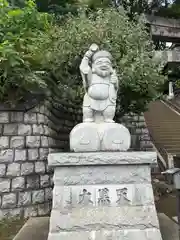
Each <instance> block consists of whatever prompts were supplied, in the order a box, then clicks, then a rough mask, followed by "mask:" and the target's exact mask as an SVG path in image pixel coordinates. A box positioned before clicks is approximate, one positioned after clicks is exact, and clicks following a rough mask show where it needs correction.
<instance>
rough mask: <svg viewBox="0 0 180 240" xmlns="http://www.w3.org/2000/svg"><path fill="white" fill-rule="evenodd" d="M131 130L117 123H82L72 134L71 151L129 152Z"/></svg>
mask: <svg viewBox="0 0 180 240" xmlns="http://www.w3.org/2000/svg"><path fill="white" fill-rule="evenodd" d="M130 143H131V137H130V133H129V130H128V129H127V128H126V127H124V126H123V125H121V124H117V123H101V124H98V123H80V124H78V125H76V126H75V127H74V128H73V130H72V131H71V133H70V149H71V150H72V151H74V152H95V151H127V150H128V149H129V147H130Z"/></svg>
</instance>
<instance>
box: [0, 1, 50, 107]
mask: <svg viewBox="0 0 180 240" xmlns="http://www.w3.org/2000/svg"><path fill="white" fill-rule="evenodd" d="M0 16H1V17H0V101H11V102H14V101H16V100H19V99H20V98H22V97H23V96H24V95H25V93H26V91H32V90H35V89H36V88H37V86H38V88H39V87H40V88H44V87H46V83H45V81H43V79H42V78H41V77H39V75H38V73H37V71H41V70H42V68H43V65H42V63H43V61H44V56H43V54H44V53H43V49H46V48H47V46H49V41H50V35H49V30H50V28H51V25H52V17H51V15H48V14H46V13H39V12H38V11H37V8H36V5H35V3H34V2H33V1H31V0H29V1H27V2H26V3H25V7H23V8H21V9H20V8H12V7H11V6H10V5H9V4H8V2H7V1H6V0H0Z"/></svg>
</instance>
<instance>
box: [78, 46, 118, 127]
mask: <svg viewBox="0 0 180 240" xmlns="http://www.w3.org/2000/svg"><path fill="white" fill-rule="evenodd" d="M111 60H112V56H111V54H110V53H109V52H107V51H99V48H98V46H97V45H96V44H93V45H92V46H91V47H90V49H89V50H88V51H87V52H86V53H85V55H84V57H83V59H82V62H81V65H80V71H81V75H82V79H83V85H84V89H85V91H86V93H85V96H84V102H83V122H99V121H100V119H101V121H102V122H108V123H112V122H114V121H113V118H114V115H115V111H116V99H117V91H118V78H117V75H116V72H115V70H114V69H113V68H112V63H111ZM100 116H101V118H100Z"/></svg>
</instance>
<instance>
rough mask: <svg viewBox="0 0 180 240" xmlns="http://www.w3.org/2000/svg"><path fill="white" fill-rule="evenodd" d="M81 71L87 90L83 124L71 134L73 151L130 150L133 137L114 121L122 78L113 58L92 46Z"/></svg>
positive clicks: (84, 58)
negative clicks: (113, 62)
mask: <svg viewBox="0 0 180 240" xmlns="http://www.w3.org/2000/svg"><path fill="white" fill-rule="evenodd" d="M80 72H81V76H82V80H83V86H84V89H85V95H84V101H83V123H80V124H78V125H76V126H75V127H74V128H73V130H72V131H71V133H70V149H71V150H72V151H75V152H90V151H127V149H128V148H129V147H130V140H131V138H130V134H129V131H128V129H127V128H126V127H124V126H123V125H121V124H117V123H115V122H114V120H113V118H114V116H115V111H116V100H117V92H118V77H117V75H116V71H115V70H114V69H113V67H112V56H111V54H110V53H109V52H108V51H105V50H99V47H98V46H97V45H96V44H92V45H91V46H90V48H89V50H88V51H87V52H86V53H85V55H84V57H83V59H82V61H81V64H80Z"/></svg>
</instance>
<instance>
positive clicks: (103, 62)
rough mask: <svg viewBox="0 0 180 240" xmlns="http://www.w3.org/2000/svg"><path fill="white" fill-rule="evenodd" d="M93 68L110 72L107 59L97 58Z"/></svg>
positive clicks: (109, 63) (109, 62) (109, 64)
mask: <svg viewBox="0 0 180 240" xmlns="http://www.w3.org/2000/svg"><path fill="white" fill-rule="evenodd" d="M94 66H95V68H96V69H97V70H100V71H111V68H112V66H111V61H110V60H109V59H108V58H99V59H97V60H96V61H95V62H94Z"/></svg>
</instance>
